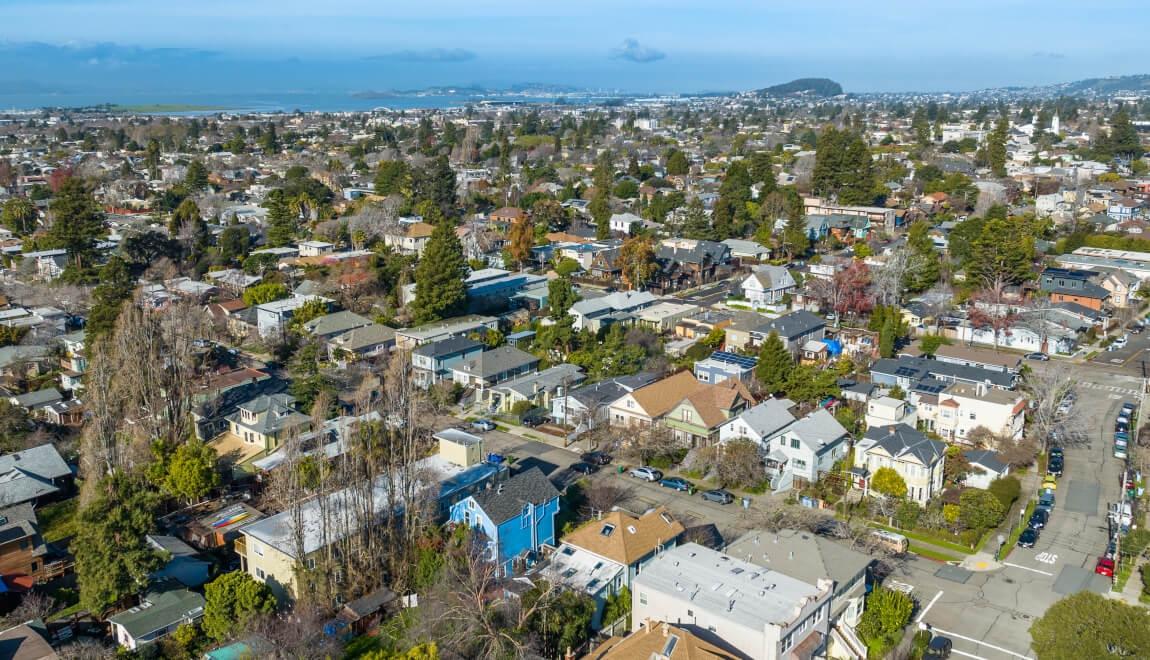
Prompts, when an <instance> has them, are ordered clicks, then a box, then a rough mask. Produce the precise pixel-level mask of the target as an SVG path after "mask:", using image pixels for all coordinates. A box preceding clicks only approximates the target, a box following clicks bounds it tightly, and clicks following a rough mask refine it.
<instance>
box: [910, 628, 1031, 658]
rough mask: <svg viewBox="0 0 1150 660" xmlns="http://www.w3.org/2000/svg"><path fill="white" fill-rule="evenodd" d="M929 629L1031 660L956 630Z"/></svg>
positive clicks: (1026, 656)
mask: <svg viewBox="0 0 1150 660" xmlns="http://www.w3.org/2000/svg"><path fill="white" fill-rule="evenodd" d="M931 629H932V630H934V632H938V633H942V634H944V635H949V636H950V637H957V638H959V639H965V640H966V641H968V642H974V643H975V644H978V645H980V646H985V647H986V648H988V649H993V650H995V651H998V652H999V653H1005V654H1006V655H1012V656H1014V657H1016V658H1022V660H1031V658H1030V656H1028V655H1021V654H1018V653H1015V652H1014V651H1011V650H1009V649H1004V648H1002V647H1001V646H995V645H994V644H987V643H986V642H984V641H982V640H980V639H975V638H973V637H967V636H966V635H960V634H958V633H956V632H950V631H949V630H943V629H942V628H935V627H933V626H932V628H931ZM972 657H973V656H972Z"/></svg>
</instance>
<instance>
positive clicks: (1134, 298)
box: [1100, 270, 1142, 309]
mask: <svg viewBox="0 0 1150 660" xmlns="http://www.w3.org/2000/svg"><path fill="white" fill-rule="evenodd" d="M1100 284H1101V286H1102V288H1103V289H1106V290H1107V291H1109V292H1110V303H1111V304H1113V305H1114V306H1115V307H1118V308H1123V309H1124V308H1127V307H1136V306H1138V304H1139V303H1140V300H1139V299H1138V290H1139V288H1140V287H1141V285H1142V280H1140V279H1138V278H1137V277H1136V276H1134V275H1132V274H1131V273H1128V272H1126V271H1124V270H1113V271H1110V272H1109V273H1107V274H1106V276H1105V277H1103V278H1102V281H1101V282H1100Z"/></svg>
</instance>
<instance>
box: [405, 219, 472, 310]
mask: <svg viewBox="0 0 1150 660" xmlns="http://www.w3.org/2000/svg"><path fill="white" fill-rule="evenodd" d="M466 277H467V261H466V260H465V259H464V258H463V245H462V244H461V243H460V242H459V237H458V236H456V235H455V228H454V227H452V226H451V224H450V223H449V222H446V221H441V222H439V223H438V224H436V226H435V230H434V231H432V232H431V238H429V239H428V241H427V247H426V249H424V251H423V256H422V257H420V259H419V265H417V266H416V267H415V301H414V302H412V304H411V311H412V316H413V318H414V321H415V322H416V323H429V322H431V321H437V320H439V319H443V318H448V317H450V316H454V315H457V314H459V313H461V312H462V311H463V310H464V308H465V306H466V304H467V286H466V285H465V284H464V283H463V280H464V279H465V278H466Z"/></svg>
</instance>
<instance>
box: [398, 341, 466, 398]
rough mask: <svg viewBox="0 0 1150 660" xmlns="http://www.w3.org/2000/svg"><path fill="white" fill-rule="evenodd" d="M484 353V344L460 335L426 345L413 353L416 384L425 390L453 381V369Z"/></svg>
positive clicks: (412, 363)
mask: <svg viewBox="0 0 1150 660" xmlns="http://www.w3.org/2000/svg"><path fill="white" fill-rule="evenodd" d="M482 353H483V344H482V343H481V342H478V341H475V340H474V339H471V338H469V337H466V336H463V335H459V336H455V337H450V338H446V339H441V340H439V341H435V342H432V343H426V344H423V345H421V346H419V347H418V348H416V349H415V350H413V351H412V352H411V365H412V367H414V370H413V379H414V380H415V384H416V385H419V386H420V387H423V388H428V387H431V386H432V385H435V384H436V383H438V382H441V381H444V380H449V379H452V369H453V368H454V367H455V366H457V365H460V364H463V363H464V362H467V361H470V360H473V359H475V358H477V357H479V355H480V354H482Z"/></svg>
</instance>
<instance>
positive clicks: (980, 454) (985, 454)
mask: <svg viewBox="0 0 1150 660" xmlns="http://www.w3.org/2000/svg"><path fill="white" fill-rule="evenodd" d="M962 455H963V456H965V457H966V460H968V461H970V464H971V465H977V466H980V467H984V468H986V469H987V470H989V471H991V472H993V473H995V474H1002V473H1003V472H1005V471H1006V469H1007V468H1008V467H1009V465H1008V464H1007V463H1006V461H1003V460H1002V457H1001V456H999V455H998V454H997V453H995V452H993V451H990V450H989V449H971V450H968V451H964V452H962Z"/></svg>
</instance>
